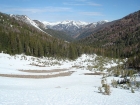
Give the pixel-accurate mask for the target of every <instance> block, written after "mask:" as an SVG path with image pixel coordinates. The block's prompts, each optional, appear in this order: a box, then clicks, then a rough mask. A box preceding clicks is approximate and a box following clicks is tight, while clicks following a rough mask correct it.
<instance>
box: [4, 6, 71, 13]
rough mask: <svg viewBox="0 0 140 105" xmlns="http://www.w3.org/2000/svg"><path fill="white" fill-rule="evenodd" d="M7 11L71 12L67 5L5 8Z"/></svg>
mask: <svg viewBox="0 0 140 105" xmlns="http://www.w3.org/2000/svg"><path fill="white" fill-rule="evenodd" d="M4 11H7V12H30V13H43V12H64V11H67V12H71V11H72V9H71V8H67V7H51V6H50V7H45V8H11V9H5V10H4Z"/></svg>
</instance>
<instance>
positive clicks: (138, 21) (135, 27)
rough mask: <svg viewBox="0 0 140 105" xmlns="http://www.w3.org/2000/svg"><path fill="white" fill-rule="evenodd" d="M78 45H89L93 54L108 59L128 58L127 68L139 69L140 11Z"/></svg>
mask: <svg viewBox="0 0 140 105" xmlns="http://www.w3.org/2000/svg"><path fill="white" fill-rule="evenodd" d="M79 42H80V43H83V44H85V45H90V46H92V47H93V48H94V52H95V53H97V54H100V55H104V56H109V57H117V58H119V57H121V58H130V59H129V66H133V67H135V68H139V67H140V11H137V12H135V13H132V14H130V15H128V16H126V17H124V18H122V19H120V20H118V21H116V22H115V23H114V24H112V25H110V26H107V27H104V28H103V29H101V30H99V31H98V32H96V33H92V34H91V35H90V36H89V37H87V38H85V39H83V40H80V41H79Z"/></svg>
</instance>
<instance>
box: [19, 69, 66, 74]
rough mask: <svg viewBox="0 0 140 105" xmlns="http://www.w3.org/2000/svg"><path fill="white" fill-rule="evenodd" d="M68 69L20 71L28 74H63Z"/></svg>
mask: <svg viewBox="0 0 140 105" xmlns="http://www.w3.org/2000/svg"><path fill="white" fill-rule="evenodd" d="M66 70H68V69H54V70H19V71H22V72H28V73H53V72H61V71H66Z"/></svg>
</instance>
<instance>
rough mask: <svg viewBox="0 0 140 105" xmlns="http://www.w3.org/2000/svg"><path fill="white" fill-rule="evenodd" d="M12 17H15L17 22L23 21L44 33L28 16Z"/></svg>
mask: <svg viewBox="0 0 140 105" xmlns="http://www.w3.org/2000/svg"><path fill="white" fill-rule="evenodd" d="M10 16H11V17H14V18H15V19H16V20H20V21H23V22H25V23H27V24H29V25H31V26H34V27H35V28H37V29H38V30H40V31H42V32H44V31H43V30H42V29H40V28H39V26H38V24H36V23H35V22H34V21H33V20H32V19H30V18H29V17H27V16H26V15H10Z"/></svg>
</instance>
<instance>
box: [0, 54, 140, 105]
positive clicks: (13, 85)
mask: <svg viewBox="0 0 140 105" xmlns="http://www.w3.org/2000/svg"><path fill="white" fill-rule="evenodd" d="M118 64H122V61H119V60H115V59H108V58H106V59H101V58H100V57H98V56H97V55H95V54H93V55H85V54H83V55H82V56H81V57H79V58H78V59H76V60H75V61H69V60H62V59H60V60H56V59H54V58H36V57H32V56H25V55H15V56H10V55H8V54H4V53H0V81H1V82H0V105H140V90H138V89H136V90H135V93H131V91H130V90H125V89H121V88H113V87H112V86H111V80H112V79H113V78H118V77H112V76H111V77H107V81H108V84H109V85H110V86H111V89H110V90H111V94H110V95H103V94H101V93H99V90H98V87H100V86H102V85H101V79H102V77H103V75H102V74H101V75H85V74H88V73H95V74H96V73H97V74H98V73H99V74H100V72H101V71H102V73H103V72H104V73H106V72H107V68H111V67H113V66H117V65H118ZM99 65H100V66H99ZM136 79H137V81H140V77H137V78H136Z"/></svg>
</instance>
